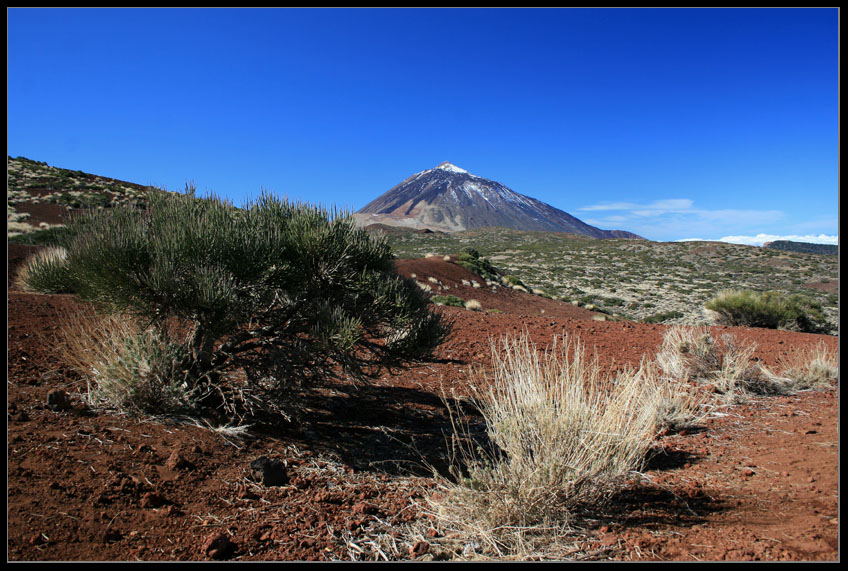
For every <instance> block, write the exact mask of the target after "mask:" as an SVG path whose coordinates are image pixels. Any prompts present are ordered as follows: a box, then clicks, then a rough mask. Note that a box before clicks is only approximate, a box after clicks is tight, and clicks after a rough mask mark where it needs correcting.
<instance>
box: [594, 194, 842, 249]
mask: <svg viewBox="0 0 848 571" xmlns="http://www.w3.org/2000/svg"><path fill="white" fill-rule="evenodd" d="M577 210H578V211H581V212H588V213H595V215H594V217H591V218H586V219H584V222H586V223H588V224H592V225H593V226H598V227H599V228H615V229H619V230H628V231H630V232H634V233H636V234H639V235H640V236H644V237H645V238H648V239H652V240H660V241H686V240H704V241H716V242H730V243H734V244H749V245H762V244H763V243H765V242H770V241H774V240H792V241H796V242H798V241H801V242H813V243H819V244H838V241H839V240H838V236H830V235H827V234H815V233H813V232H811V233H809V234H807V235H797V234H792V235H790V234H786V235H782V234H777V233H766V232H762V231H761V230H762V229H764V228H769V227H770V226H775V225H778V224H780V223H781V221H782V220H784V218H785V215H784V213H783V212H782V211H780V210H744V209H733V208H726V209H719V210H708V209H704V208H696V207H695V203H694V201H693V200H691V199H688V198H668V199H662V200H654V201H652V202H649V203H644V204H640V203H636V202H607V203H599V204H593V205H589V206H584V207H582V208H578V209H577ZM775 227H779V226H775ZM787 229H788V228H787ZM688 236H711V237H710V238H689V237H688ZM717 236H722V237H721V238H717Z"/></svg>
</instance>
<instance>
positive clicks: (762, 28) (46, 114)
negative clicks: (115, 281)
mask: <svg viewBox="0 0 848 571" xmlns="http://www.w3.org/2000/svg"><path fill="white" fill-rule="evenodd" d="M7 15H8V42H7V43H8V72H7V82H8V89H7V91H8V104H7V115H8V132H7V138H8V139H7V146H8V154H9V155H11V156H13V157H14V156H25V157H28V158H31V159H34V160H39V161H46V162H47V163H48V164H50V165H53V166H58V167H63V168H69V169H74V170H83V171H86V172H91V173H95V174H100V175H104V176H109V177H114V178H118V179H122V180H127V181H131V182H138V183H142V184H153V185H157V186H161V187H164V188H166V189H168V190H180V189H182V188H184V186H185V184H186V182H187V181H190V180H191V181H194V183H195V184H196V186H197V188H198V190H199V191H200V192H202V193H205V192H210V191H211V192H215V193H216V194H218V195H220V196H224V197H227V198H230V199H232V200H233V202H235V203H236V204H241V203H243V201H244V200H246V199H249V198H252V197H255V196H256V195H258V194H259V192H260V191H261V190H262V189H266V190H269V191H272V192H274V193H276V194H279V195H283V196H287V197H289V198H291V199H296V200H305V201H309V202H314V203H321V204H325V205H329V204H334V205H337V206H341V207H344V208H348V209H352V210H356V209H358V208H361V207H362V206H364V205H365V204H366V203H367V202H369V201H371V200H372V199H374V198H376V197H377V196H379V195H380V194H382V193H383V192H385V191H386V190H388V189H389V188H391V187H392V186H394V185H395V184H397V183H399V182H401V181H402V180H403V179H405V178H406V177H408V176H410V175H412V174H414V173H416V172H420V171H422V170H426V169H429V168H433V167H435V166H436V165H438V164H439V163H441V162H442V161H450V162H452V163H454V164H456V165H457V166H459V167H461V168H464V169H466V170H468V171H470V172H471V173H473V174H476V175H478V176H483V177H486V178H489V179H493V180H496V181H498V182H501V183H503V184H505V185H506V186H508V187H510V188H511V189H513V190H515V191H517V192H520V193H522V194H526V195H529V196H532V197H534V198H538V199H540V200H542V201H544V202H547V203H549V204H551V205H553V206H556V207H557V208H560V209H562V210H565V211H566V212H568V213H570V214H572V215H574V216H577V217H578V218H580V219H581V220H584V221H585V222H587V223H589V224H592V225H595V226H598V227H600V228H604V229H622V230H629V231H631V232H635V233H637V234H640V235H642V236H644V237H646V238H649V239H651V240H661V241H670V240H682V239H692V238H696V239H709V240H719V239H725V240H727V241H734V242H737V243H751V244H760V243H762V241H764V240H766V239H775V238H778V237H793V238H794V239H797V240H804V241H817V242H824V243H836V240H837V235H838V214H837V212H838V202H839V190H838V165H839V162H838V161H839V157H838V143H839V131H838V111H839V107H838V88H839V83H838V71H839V66H838V31H839V30H838V11H837V10H836V9H835V8H834V9H724V10H719V9H669V10H666V9H633V10H626V9H526V10H525V9H396V10H390V9H272V10H264V9H247V10H229V9H185V10H182V9H179V10H178V9H164V10H152V9H138V10H130V9H8V10H7Z"/></svg>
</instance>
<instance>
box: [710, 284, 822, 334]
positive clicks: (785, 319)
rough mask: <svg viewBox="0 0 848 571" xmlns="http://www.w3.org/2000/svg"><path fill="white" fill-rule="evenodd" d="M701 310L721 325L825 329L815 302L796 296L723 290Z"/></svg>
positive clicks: (809, 330) (819, 308)
mask: <svg viewBox="0 0 848 571" xmlns="http://www.w3.org/2000/svg"><path fill="white" fill-rule="evenodd" d="M704 307H705V308H706V309H707V310H708V311H711V312H713V315H714V317H715V320H716V322H717V323H719V324H723V325H738V326H744V327H764V328H769V329H790V330H793V331H805V332H812V333H815V332H820V331H823V330H824V329H825V328H826V327H827V323H826V319H825V317H824V315H823V314H822V308H821V305H820V304H819V303H817V302H816V301H814V300H812V299H810V298H809V297H806V296H802V295H799V294H793V295H785V294H782V293H779V292H776V291H766V292H755V291H750V290H727V291H723V292H721V293H719V295H718V296H716V297H714V298H713V299H711V300H710V301H708V302H707V303H706V304H705V305H704Z"/></svg>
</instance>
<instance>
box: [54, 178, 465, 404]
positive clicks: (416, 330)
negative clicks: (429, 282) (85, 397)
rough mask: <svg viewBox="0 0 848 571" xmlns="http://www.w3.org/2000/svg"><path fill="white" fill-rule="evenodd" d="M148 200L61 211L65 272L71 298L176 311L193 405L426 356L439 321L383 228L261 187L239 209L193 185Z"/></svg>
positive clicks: (137, 310) (273, 396)
mask: <svg viewBox="0 0 848 571" xmlns="http://www.w3.org/2000/svg"><path fill="white" fill-rule="evenodd" d="M147 199H148V204H149V206H148V208H146V209H139V208H134V207H128V206H121V207H117V208H113V209H109V210H93V211H87V212H85V213H82V214H79V215H77V216H75V217H73V218H72V219H71V220H70V223H69V231H70V233H71V237H70V238H69V240H68V267H69V274H70V280H71V282H72V285H73V287H74V290H75V291H76V292H77V293H78V294H79V295H80V296H81V297H82V298H83V299H86V300H91V301H93V302H95V303H96V304H98V305H99V306H101V307H103V308H106V309H107V310H109V311H111V312H119V313H126V314H128V315H130V316H135V317H139V318H141V319H144V320H146V321H147V322H149V323H151V324H152V326H153V327H155V328H157V329H158V331H160V332H164V327H163V324H164V323H165V322H166V321H167V320H169V319H175V320H178V321H179V322H180V323H182V324H184V326H185V327H186V328H187V329H188V330H189V331H190V336H189V340H188V342H187V344H186V351H187V356H186V359H185V363H184V366H183V367H182V369H183V370H184V374H185V380H186V383H187V384H188V387H189V389H188V390H190V391H191V392H198V391H199V392H206V393H208V395H209V398H207V399H206V400H205V401H204V406H207V407H214V408H224V409H226V410H228V411H229V412H230V413H231V415H235V416H238V415H239V414H240V412H239V411H241V410H243V409H241V408H240V404H243V403H244V402H245V401H246V400H251V399H254V400H256V399H255V398H254V397H256V395H261V396H260V397H259V400H267V401H275V400H279V399H285V398H286V397H287V395H288V394H289V393H290V389H291V387H292V385H293V384H300V383H305V384H310V383H314V382H318V381H320V380H322V379H326V378H330V377H332V376H337V375H341V374H348V375H352V376H355V377H357V378H363V377H364V376H366V375H368V374H370V373H373V372H375V371H376V369H377V368H379V367H380V366H382V365H385V364H387V363H401V362H404V361H409V360H414V359H420V358H426V357H429V356H430V355H431V354H432V351H433V349H435V347H436V346H438V345H439V344H440V343H441V342H442V341H443V340H444V338H445V337H446V335H447V334H448V333H449V331H450V324H449V323H447V322H446V321H445V320H444V318H442V317H441V316H440V315H439V314H438V313H434V312H431V311H430V309H429V308H428V303H429V299H428V297H427V295H426V294H425V293H424V292H422V291H421V290H420V289H419V288H418V287H416V285H415V282H414V281H413V280H407V279H404V278H402V277H400V276H399V275H398V274H397V273H396V271H395V269H394V266H393V261H392V255H391V251H390V249H389V246H388V245H387V243H386V242H385V240H384V239H383V238H381V237H377V236H373V235H370V234H369V233H368V232H366V231H365V230H364V229H361V228H357V227H356V226H355V224H354V222H353V219H352V218H351V217H349V216H346V215H342V213H339V212H337V211H335V210H332V211H331V210H327V209H323V208H320V207H314V206H310V205H306V204H300V203H296V204H295V203H290V202H288V201H284V200H280V199H277V198H275V197H273V196H271V195H268V194H265V193H263V194H262V195H261V196H260V197H259V198H258V199H257V200H255V201H252V202H250V203H248V204H247V205H246V207H245V208H243V209H236V208H234V207H233V206H232V205H230V204H228V203H226V202H224V201H222V200H220V199H217V198H215V197H210V198H199V197H197V196H195V193H194V189H193V188H189V189H187V192H186V193H184V194H181V193H164V192H153V193H150V194H149V196H148V197H147ZM233 372H238V373H239V375H232V374H229V373H233ZM225 373H226V374H225ZM237 376H241V377H244V378H243V382H242V383H241V384H240V385H239V386H233V383H234V381H233V380H232V379H235V378H236V377H237ZM235 416H234V418H235Z"/></svg>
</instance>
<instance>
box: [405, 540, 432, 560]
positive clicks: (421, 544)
mask: <svg viewBox="0 0 848 571" xmlns="http://www.w3.org/2000/svg"><path fill="white" fill-rule="evenodd" d="M428 551H430V544H429V543H427V542H426V541H416V542H415V545H413V546H412V547H410V548H409V554H410V555H412V556H413V557H418V556H421V555H424V554H425V553H427V552H428Z"/></svg>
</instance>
